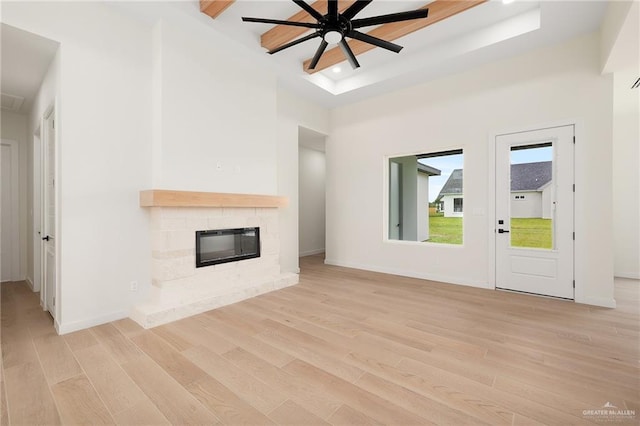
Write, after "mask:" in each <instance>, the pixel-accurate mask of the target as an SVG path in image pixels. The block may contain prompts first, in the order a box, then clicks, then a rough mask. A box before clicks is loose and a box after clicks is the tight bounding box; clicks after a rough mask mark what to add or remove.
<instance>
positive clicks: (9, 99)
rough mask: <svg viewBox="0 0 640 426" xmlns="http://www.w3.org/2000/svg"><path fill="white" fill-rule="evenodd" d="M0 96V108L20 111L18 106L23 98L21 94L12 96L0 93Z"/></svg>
mask: <svg viewBox="0 0 640 426" xmlns="http://www.w3.org/2000/svg"><path fill="white" fill-rule="evenodd" d="M1 96H2V100H1V102H2V109H8V110H9V111H14V112H18V111H20V107H21V106H22V103H23V102H24V98H23V97H22V96H14V95H9V94H7V93H2V94H1Z"/></svg>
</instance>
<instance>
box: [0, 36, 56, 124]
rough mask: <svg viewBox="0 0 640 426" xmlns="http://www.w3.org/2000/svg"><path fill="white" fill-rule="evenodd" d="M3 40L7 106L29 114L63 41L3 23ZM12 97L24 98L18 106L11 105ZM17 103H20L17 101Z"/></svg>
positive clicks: (0, 51)
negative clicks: (59, 41) (53, 39)
mask: <svg viewBox="0 0 640 426" xmlns="http://www.w3.org/2000/svg"><path fill="white" fill-rule="evenodd" d="M0 40H1V43H0V63H1V64H2V76H1V78H0V89H1V91H2V105H3V108H5V109H11V110H14V111H15V112H18V113H21V114H26V113H28V112H29V109H30V108H31V104H32V103H33V99H34V97H35V95H36V94H37V93H38V89H39V88H40V85H41V83H42V80H43V79H44V76H45V75H46V73H47V70H48V69H49V64H50V63H51V61H52V60H53V58H54V56H55V54H56V51H57V50H58V46H59V44H58V43H57V42H55V41H52V40H49V39H46V38H44V37H40V36H38V35H35V34H32V33H30V32H27V31H23V30H20V29H17V28H14V27H12V26H9V25H6V24H0ZM10 98H13V99H14V100H15V98H18V99H20V98H22V99H24V101H23V102H22V103H21V104H20V106H19V107H18V108H11V102H9V101H10ZM18 103H19V102H18ZM13 106H17V103H15V101H14V103H13Z"/></svg>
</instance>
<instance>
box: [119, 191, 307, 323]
mask: <svg viewBox="0 0 640 426" xmlns="http://www.w3.org/2000/svg"><path fill="white" fill-rule="evenodd" d="M286 204H287V200H286V198H284V197H276V196H267V195H250V194H224V193H204V192H188V191H163V190H149V191H141V192H140V206H141V207H145V208H149V210H150V227H151V229H150V231H151V284H152V285H151V294H150V298H149V301H148V302H146V303H142V304H139V305H137V306H135V307H134V309H133V311H132V313H131V318H132V319H133V320H135V321H136V322H138V323H139V324H140V325H142V326H143V327H145V328H151V327H155V326H158V325H161V324H165V323H168V322H171V321H175V320H178V319H181V318H185V317H188V316H191V315H196V314H199V313H201V312H205V311H208V310H211V309H215V308H218V307H221V306H225V305H229V304H232V303H235V302H239V301H241V300H244V299H248V298H250V297H254V296H257V295H259V294H263V293H267V292H270V291H273V290H277V289H280V288H284V287H288V286H291V285H294V284H297V283H298V275H297V274H295V273H282V272H281V271H280V258H279V251H280V250H279V248H280V240H279V235H278V208H279V207H283V206H285V205H286ZM253 226H257V227H260V239H261V245H262V250H261V256H260V257H258V258H254V259H247V260H241V261H237V262H230V263H223V264H219V265H212V266H207V267H203V268H197V269H196V261H195V232H196V231H201V230H207V229H227V228H245V227H253Z"/></svg>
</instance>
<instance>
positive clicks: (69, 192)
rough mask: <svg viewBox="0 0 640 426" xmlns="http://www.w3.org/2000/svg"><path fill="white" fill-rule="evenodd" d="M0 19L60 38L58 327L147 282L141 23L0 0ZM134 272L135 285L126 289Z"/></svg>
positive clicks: (145, 49)
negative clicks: (142, 201) (141, 198)
mask: <svg viewBox="0 0 640 426" xmlns="http://www.w3.org/2000/svg"><path fill="white" fill-rule="evenodd" d="M2 20H3V22H6V23H7V24H9V25H13V26H15V27H18V28H21V29H24V30H26V31H31V32H33V33H35V34H38V35H41V36H43V37H47V38H49V39H52V40H56V41H59V42H60V43H61V47H60V52H59V55H60V56H59V68H58V72H59V74H58V82H59V87H60V88H61V90H60V92H59V96H58V97H57V99H56V104H57V112H56V113H57V117H56V118H57V120H56V121H57V141H58V156H57V164H58V170H59V174H58V179H57V195H58V202H59V209H58V212H57V213H58V225H59V229H58V235H59V236H60V238H58V239H57V242H56V245H57V254H58V259H57V261H58V265H57V272H58V276H57V278H58V283H59V295H58V299H57V300H58V301H59V303H58V304H57V305H58V306H57V313H56V322H57V326H58V328H59V330H60V331H61V332H67V331H72V330H75V329H79V328H83V327H87V326H91V325H94V324H98V323H102V322H106V321H109V320H112V319H116V318H121V317H124V316H127V314H128V312H129V309H130V307H131V306H132V305H133V304H134V303H135V302H137V301H138V300H139V299H140V298H141V297H143V295H144V293H145V291H148V288H149V285H150V283H149V281H150V280H149V260H148V259H149V236H148V223H147V217H146V215H145V213H144V212H143V211H142V210H141V209H140V208H139V207H138V191H139V190H140V189H143V188H148V187H150V183H151V171H150V161H149V159H150V158H151V149H150V148H151V144H150V136H149V135H150V121H151V117H150V88H151V87H150V81H149V76H150V74H151V61H150V46H151V37H150V28H149V27H148V26H146V25H144V24H143V23H141V22H139V21H136V20H133V19H129V18H127V17H125V16H122V15H121V14H119V13H117V12H114V11H113V10H112V8H110V7H108V6H105V5H103V4H100V3H73V2H71V3H68V2H59V3H58V2H55V3H38V4H34V3H17V2H16V3H6V2H5V3H3V4H2ZM114 29H117V31H114ZM50 89H51V88H50V87H48V88H47V89H46V90H45V91H46V92H47V94H46V95H44V94H43V95H42V102H41V103H40V104H39V106H36V107H34V108H35V111H36V112H34V113H33V114H32V119H31V122H32V123H35V122H36V121H37V120H38V119H39V114H38V112H37V111H42V109H43V108H46V107H47V106H48V104H49V102H50V99H51V92H52V91H55V90H50ZM32 125H33V124H32ZM134 280H135V281H138V282H139V283H140V291H139V293H132V292H131V291H130V290H129V283H130V281H134Z"/></svg>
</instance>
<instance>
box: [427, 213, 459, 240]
mask: <svg viewBox="0 0 640 426" xmlns="http://www.w3.org/2000/svg"><path fill="white" fill-rule="evenodd" d="M427 241H429V242H430V243H447V244H462V218H461V217H443V216H442V213H440V214H437V213H436V216H431V217H429V239H428V240H427Z"/></svg>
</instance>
